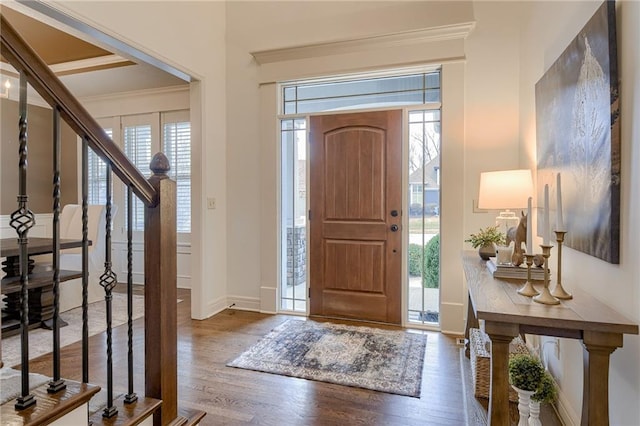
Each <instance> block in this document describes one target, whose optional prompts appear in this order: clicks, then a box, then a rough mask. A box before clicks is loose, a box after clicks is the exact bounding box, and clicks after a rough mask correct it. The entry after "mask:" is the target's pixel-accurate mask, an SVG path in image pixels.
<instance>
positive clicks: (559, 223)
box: [556, 173, 564, 231]
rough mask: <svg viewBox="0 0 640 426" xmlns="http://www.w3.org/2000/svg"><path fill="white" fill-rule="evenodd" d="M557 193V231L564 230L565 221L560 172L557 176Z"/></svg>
mask: <svg viewBox="0 0 640 426" xmlns="http://www.w3.org/2000/svg"><path fill="white" fill-rule="evenodd" d="M556 186H557V188H556V195H557V201H556V204H557V205H556V231H564V221H563V220H562V192H561V189H560V173H558V176H557V183H556Z"/></svg>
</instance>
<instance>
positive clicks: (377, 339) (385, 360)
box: [227, 320, 427, 397]
mask: <svg viewBox="0 0 640 426" xmlns="http://www.w3.org/2000/svg"><path fill="white" fill-rule="evenodd" d="M426 342H427V336H426V335H424V334H418V333H409V332H407V331H404V330H381V329H377V328H370V327H354V326H348V325H340V324H332V323H321V322H314V321H311V320H307V321H301V320H288V321H286V322H285V323H283V324H281V325H279V326H278V327H277V328H275V329H274V330H273V331H271V332H270V333H269V334H268V335H266V336H265V337H264V338H263V339H262V340H260V341H259V342H258V343H256V344H255V345H254V346H252V347H251V348H249V349H248V350H247V351H246V352H244V353H243V354H242V355H240V356H239V357H238V358H236V359H234V360H233V361H231V362H229V363H228V364H227V366H230V367H238V368H244V369H248V370H256V371H263V372H266V373H274V374H282V375H285V376H292V377H300V378H303V379H309V380H318V381H321V382H329V383H337V384H340V385H346V386H355V387H360V388H365V389H371V390H376V391H381V392H388V393H394V394H399V395H407V396H413V397H419V396H420V387H421V386H420V385H421V383H422V365H423V362H424V353H425V345H426Z"/></svg>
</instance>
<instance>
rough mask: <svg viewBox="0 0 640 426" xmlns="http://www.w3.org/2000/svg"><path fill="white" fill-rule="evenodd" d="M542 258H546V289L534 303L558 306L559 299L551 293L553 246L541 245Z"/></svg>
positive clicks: (544, 288) (543, 289)
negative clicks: (550, 261) (550, 259)
mask: <svg viewBox="0 0 640 426" xmlns="http://www.w3.org/2000/svg"><path fill="white" fill-rule="evenodd" d="M540 247H541V248H542V257H544V287H543V288H542V293H540V294H539V295H537V296H535V297H534V298H533V301H534V302H538V303H542V304H544V305H557V304H558V303H560V301H559V300H558V299H556V298H555V297H553V296H552V295H551V292H550V291H549V265H548V264H549V256H550V255H551V247H553V246H551V245H545V244H541V245H540Z"/></svg>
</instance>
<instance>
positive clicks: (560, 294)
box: [551, 231, 573, 300]
mask: <svg viewBox="0 0 640 426" xmlns="http://www.w3.org/2000/svg"><path fill="white" fill-rule="evenodd" d="M554 232H555V233H556V241H557V242H558V272H557V278H558V279H557V283H556V286H555V288H554V289H553V291H552V292H551V295H552V296H554V297H556V298H558V299H563V300H569V299H573V295H572V294H571V293H569V292H567V291H566V290H565V289H564V288H563V287H562V243H563V242H564V235H565V234H566V233H567V231H554Z"/></svg>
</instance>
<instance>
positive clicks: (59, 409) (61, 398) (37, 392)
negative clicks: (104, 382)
mask: <svg viewBox="0 0 640 426" xmlns="http://www.w3.org/2000/svg"><path fill="white" fill-rule="evenodd" d="M66 384H67V388H66V389H64V390H61V391H60V392H57V393H55V394H50V393H48V392H47V387H48V384H44V385H42V386H39V387H37V388H35V389H34V390H33V391H32V392H31V393H32V394H33V396H34V397H35V399H36V403H35V404H34V405H32V406H31V407H29V408H27V409H25V410H22V411H17V410H16V409H15V407H14V406H15V403H16V400H15V399H13V400H11V401H8V402H6V403H5V404H3V405H2V407H1V408H0V410H1V414H2V415H1V416H0V417H1V418H2V423H3V424H10V425H16V426H18V425H24V426H27V425H34V426H35V425H44V424H48V423H51V422H52V421H54V420H57V419H59V418H60V417H62V416H64V415H65V414H67V413H70V412H71V411H73V410H75V409H76V408H78V407H80V406H81V405H82V404H85V403H88V402H89V400H90V399H91V398H92V397H93V396H94V395H95V394H96V393H98V392H99V391H100V386H95V385H89V384H86V383H78V382H72V381H67V382H66Z"/></svg>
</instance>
